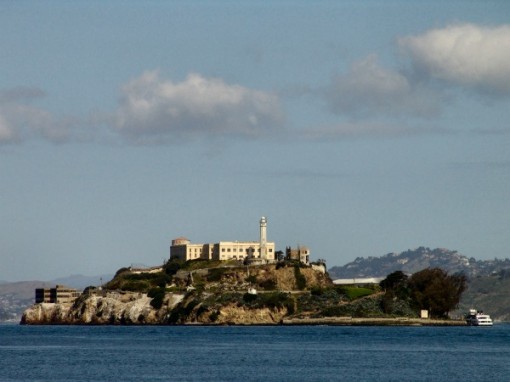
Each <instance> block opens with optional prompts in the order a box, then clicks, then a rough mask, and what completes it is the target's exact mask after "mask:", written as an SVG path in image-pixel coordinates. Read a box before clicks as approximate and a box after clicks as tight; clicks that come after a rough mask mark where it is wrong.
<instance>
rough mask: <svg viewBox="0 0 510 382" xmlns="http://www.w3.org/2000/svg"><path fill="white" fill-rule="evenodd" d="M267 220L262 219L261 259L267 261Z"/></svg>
mask: <svg viewBox="0 0 510 382" xmlns="http://www.w3.org/2000/svg"><path fill="white" fill-rule="evenodd" d="M266 231H267V220H266V218H265V217H264V216H262V217H261V218H260V258H261V259H264V260H266V259H267V232H266Z"/></svg>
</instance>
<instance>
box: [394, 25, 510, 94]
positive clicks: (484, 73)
mask: <svg viewBox="0 0 510 382" xmlns="http://www.w3.org/2000/svg"><path fill="white" fill-rule="evenodd" d="M398 43H399V46H400V47H401V49H402V50H403V51H404V52H405V53H407V54H408V55H409V56H410V57H411V59H412V63H413V66H414V68H415V69H416V70H417V71H419V72H422V73H425V74H426V75H428V76H431V77H433V78H436V79H440V80H444V81H448V82H451V83H455V84H458V85H462V86H466V87H473V88H476V89H479V90H482V91H485V92H490V93H496V94H509V93H510V26H508V25H503V26H499V27H481V26H477V25H474V24H461V25H454V26H448V27H446V28H443V29H433V30H430V31H428V32H426V33H424V34H422V35H418V36H409V37H403V38H400V39H399V41H398Z"/></svg>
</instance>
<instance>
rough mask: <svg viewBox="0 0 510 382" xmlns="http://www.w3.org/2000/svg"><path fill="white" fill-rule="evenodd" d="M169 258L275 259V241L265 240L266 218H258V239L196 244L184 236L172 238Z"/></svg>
mask: <svg viewBox="0 0 510 382" xmlns="http://www.w3.org/2000/svg"><path fill="white" fill-rule="evenodd" d="M170 259H180V260H184V261H187V260H195V259H203V260H224V261H226V260H246V259H260V260H262V261H266V262H271V261H274V260H275V243H274V242H268V241H267V219H266V218H265V217H264V216H263V217H262V218H261V219H260V235H259V240H258V241H237V240H236V241H220V242H218V243H207V244H196V243H191V241H190V240H188V239H187V238H185V237H178V238H176V239H174V240H172V245H171V246H170Z"/></svg>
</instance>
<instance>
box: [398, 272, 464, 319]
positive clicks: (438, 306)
mask: <svg viewBox="0 0 510 382" xmlns="http://www.w3.org/2000/svg"><path fill="white" fill-rule="evenodd" d="M466 282H467V280H466V276H464V275H463V274H454V275H448V272H446V271H444V270H442V269H440V268H427V269H424V270H422V271H420V272H417V273H415V274H413V275H412V276H411V277H410V278H409V280H408V287H409V291H410V297H411V300H412V302H413V304H414V306H415V308H416V309H427V310H428V311H429V312H430V315H431V317H439V318H446V317H448V313H449V312H450V311H451V310H453V309H455V308H456V307H457V306H458V304H459V301H460V297H461V295H462V292H464V290H466Z"/></svg>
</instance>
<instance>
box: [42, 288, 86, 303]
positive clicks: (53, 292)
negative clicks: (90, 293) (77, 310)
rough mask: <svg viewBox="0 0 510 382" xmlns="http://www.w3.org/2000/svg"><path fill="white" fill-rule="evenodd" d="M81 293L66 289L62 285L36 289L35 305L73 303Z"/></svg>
mask: <svg viewBox="0 0 510 382" xmlns="http://www.w3.org/2000/svg"><path fill="white" fill-rule="evenodd" d="M80 295H81V292H79V291H77V290H76V289H72V288H68V287H66V286H64V285H56V286H55V288H37V289H36V290H35V303H36V304H39V303H41V302H49V303H66V302H73V301H74V300H76V299H77V298H78V297H80Z"/></svg>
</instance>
